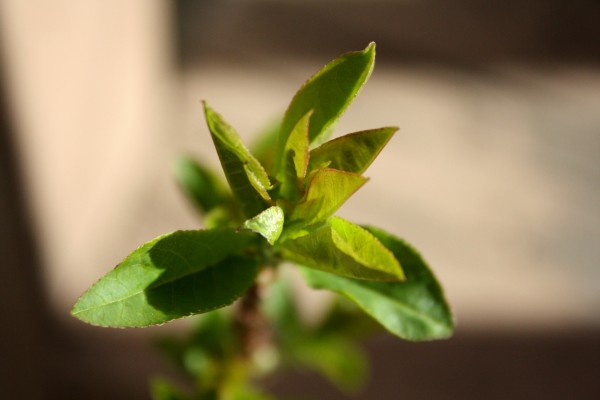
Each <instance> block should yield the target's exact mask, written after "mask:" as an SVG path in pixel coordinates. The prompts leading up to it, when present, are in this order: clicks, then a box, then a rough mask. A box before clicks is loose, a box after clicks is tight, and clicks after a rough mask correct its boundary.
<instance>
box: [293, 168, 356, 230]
mask: <svg viewBox="0 0 600 400" xmlns="http://www.w3.org/2000/svg"><path fill="white" fill-rule="evenodd" d="M366 182H367V178H365V177H363V176H360V175H358V174H354V173H351V172H344V171H339V170H336V169H331V168H323V169H320V170H317V171H316V172H315V173H314V174H313V175H312V176H311V177H310V180H309V182H308V187H307V189H306V194H305V196H304V198H303V199H302V200H301V201H300V203H298V205H297V206H296V207H295V208H294V209H293V211H292V212H291V214H290V217H289V220H290V221H296V220H300V221H301V222H302V225H303V226H308V225H311V224H314V223H317V222H320V221H324V220H325V219H327V218H328V217H329V216H331V215H332V214H333V213H335V212H336V211H337V209H338V208H340V206H341V205H342V204H344V202H345V201H346V200H348V198H349V197H350V196H352V194H354V192H356V191H357V190H358V189H359V188H360V187H361V186H362V185H364V184H365V183H366Z"/></svg>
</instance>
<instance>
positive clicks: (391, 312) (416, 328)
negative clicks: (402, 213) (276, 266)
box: [302, 227, 454, 340]
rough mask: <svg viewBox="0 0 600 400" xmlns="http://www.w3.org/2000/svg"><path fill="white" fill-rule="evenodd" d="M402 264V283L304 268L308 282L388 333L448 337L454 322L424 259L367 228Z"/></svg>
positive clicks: (422, 337)
mask: <svg viewBox="0 0 600 400" xmlns="http://www.w3.org/2000/svg"><path fill="white" fill-rule="evenodd" d="M367 229H368V230H369V231H370V232H371V233H372V234H373V235H374V236H375V237H377V238H378V239H379V240H380V241H381V242H382V243H383V244H384V245H385V246H386V247H387V248H389V249H390V250H391V251H392V252H393V253H394V256H395V257H396V258H397V259H398V261H400V263H401V264H402V267H403V269H404V272H405V274H406V281H405V282H402V283H385V282H365V281H359V280H354V279H347V278H342V277H340V276H335V275H333V274H329V273H324V272H320V271H316V270H313V269H310V268H303V269H302V273H303V276H304V278H305V279H306V281H307V283H308V284H309V285H310V286H312V287H313V288H315V289H327V290H331V291H334V292H337V293H339V294H341V295H343V296H346V297H347V298H349V299H350V300H352V301H354V302H355V303H356V304H357V305H358V306H360V307H361V308H362V309H363V310H364V311H365V312H367V313H368V314H369V315H371V316H372V317H373V318H375V319H376V320H377V321H379V323H381V324H382V325H383V326H384V327H385V328H386V329H387V330H388V331H390V332H391V333H393V334H394V335H396V336H398V337H400V338H403V339H407V340H431V339H439V338H445V337H448V336H449V335H450V334H451V333H452V330H453V327H454V323H453V320H452V315H451V313H450V309H449V307H448V305H447V303H446V300H445V298H444V293H443V291H442V288H441V287H440V285H439V283H438V281H437V280H436V278H435V276H434V275H433V273H432V272H431V271H430V269H429V267H428V266H427V264H426V263H425V261H423V259H422V258H421V256H420V255H419V254H418V253H417V252H416V251H415V250H414V249H413V248H412V247H411V246H409V245H408V244H406V243H405V242H404V241H402V240H400V239H398V238H396V237H394V236H392V235H390V234H388V233H386V232H384V231H382V230H379V229H376V228H372V227H368V228H367Z"/></svg>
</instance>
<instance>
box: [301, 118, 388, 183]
mask: <svg viewBox="0 0 600 400" xmlns="http://www.w3.org/2000/svg"><path fill="white" fill-rule="evenodd" d="M397 130H398V128H396V127H387V128H380V129H370V130H367V131H361V132H355V133H350V134H348V135H345V136H342V137H339V138H337V139H333V140H330V141H329V142H326V143H323V144H322V145H321V146H319V147H317V148H316V149H313V150H312V151H311V152H310V164H309V167H308V170H309V171H312V170H314V169H317V168H320V167H321V166H323V165H327V166H328V167H329V168H335V169H339V170H342V171H348V172H355V173H357V174H362V173H363V172H364V171H365V170H366V169H367V168H368V167H369V165H371V163H372V162H373V160H375V158H376V157H377V155H378V154H379V152H380V151H381V149H383V147H384V146H385V145H386V144H387V143H388V142H389V140H390V139H391V138H392V136H393V135H394V133H395V132H396V131H397Z"/></svg>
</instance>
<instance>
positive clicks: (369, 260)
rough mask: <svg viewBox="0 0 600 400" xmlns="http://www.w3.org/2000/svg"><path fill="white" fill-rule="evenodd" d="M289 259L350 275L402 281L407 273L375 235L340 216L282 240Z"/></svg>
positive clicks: (387, 280)
mask: <svg viewBox="0 0 600 400" xmlns="http://www.w3.org/2000/svg"><path fill="white" fill-rule="evenodd" d="M282 249H283V254H284V256H285V257H287V258H288V259H290V260H292V261H294V262H297V263H299V264H301V265H306V266H307V267H312V268H316V269H320V270H322V271H326V272H331V273H334V274H336V275H340V276H345V277H349V278H356V279H365V280H373V281H386V282H390V281H400V280H402V279H404V273H403V272H402V268H401V267H400V264H399V263H398V261H397V260H396V258H394V255H393V254H392V253H391V252H390V251H389V250H388V249H387V248H386V247H385V246H384V245H383V244H381V242H380V241H379V240H377V238H375V236H373V235H372V234H371V233H369V232H368V231H366V230H365V229H364V228H361V227H360V226H358V225H355V224H353V223H351V222H349V221H346V220H344V219H342V218H339V217H331V218H330V219H329V220H328V221H327V223H326V224H325V225H323V226H322V227H320V228H318V229H315V230H313V231H312V232H310V233H308V234H306V235H304V236H301V237H298V238H295V239H289V240H286V241H285V242H283V243H282Z"/></svg>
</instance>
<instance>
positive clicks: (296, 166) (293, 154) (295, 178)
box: [277, 110, 312, 201]
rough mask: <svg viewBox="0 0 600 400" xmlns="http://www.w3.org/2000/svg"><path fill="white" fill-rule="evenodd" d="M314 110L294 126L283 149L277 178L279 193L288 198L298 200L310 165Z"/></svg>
mask: <svg viewBox="0 0 600 400" xmlns="http://www.w3.org/2000/svg"><path fill="white" fill-rule="evenodd" d="M311 114H312V110H311V111H309V112H307V113H306V115H304V116H303V117H302V118H301V119H300V120H299V121H298V123H297V124H296V126H294V129H292V132H291V133H290V136H289V137H288V140H287V143H286V144H285V148H284V151H283V157H284V159H283V163H284V165H283V168H281V169H280V170H279V174H278V175H277V179H278V180H279V182H280V183H281V187H280V189H279V195H280V196H281V197H283V198H285V199H287V200H291V201H294V200H297V199H298V197H299V195H300V186H301V184H302V181H303V180H304V176H305V175H306V168H307V167H308V127H309V122H310V116H311Z"/></svg>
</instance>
